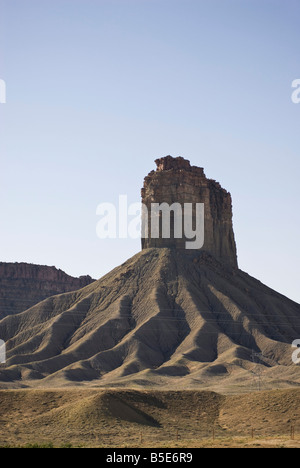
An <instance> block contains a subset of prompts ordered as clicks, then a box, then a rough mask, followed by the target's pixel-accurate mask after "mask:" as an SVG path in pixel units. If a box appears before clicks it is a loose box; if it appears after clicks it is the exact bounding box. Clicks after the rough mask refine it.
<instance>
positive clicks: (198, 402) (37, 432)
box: [0, 388, 300, 448]
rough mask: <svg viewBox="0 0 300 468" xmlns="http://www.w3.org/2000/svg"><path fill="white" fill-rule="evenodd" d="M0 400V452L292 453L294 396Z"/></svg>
mask: <svg viewBox="0 0 300 468" xmlns="http://www.w3.org/2000/svg"><path fill="white" fill-rule="evenodd" d="M0 401H1V428H0V447H1V448H77V447H82V448H88V447H99V448H101V447H105V448H107V447H109V448H113V447H116V448H126V447H127V448H133V447H150V448H159V447H160V448H172V447H177V448H197V447H203V448H215V447H224V448H226V447H228V448H229V447H240V448H242V447H249V448H250V447H252V448H263V447H274V448H288V447H300V427H299V426H297V425H296V424H295V422H294V421H297V420H298V419H299V416H300V390H299V389H292V390H274V391H266V392H256V393H249V394H245V395H220V394H217V393H215V392H208V391H153V390H152V391H150V390H147V391H141V390H130V389H118V390H117V389H114V390H113V389H109V390H104V389H91V388H87V389H79V388H71V389H57V390H36V389H35V390H33V389H22V390H0ZM291 428H293V430H291Z"/></svg>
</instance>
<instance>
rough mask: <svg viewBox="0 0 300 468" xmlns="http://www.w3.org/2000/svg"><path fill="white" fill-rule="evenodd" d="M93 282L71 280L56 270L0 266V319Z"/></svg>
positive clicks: (79, 279)
mask: <svg viewBox="0 0 300 468" xmlns="http://www.w3.org/2000/svg"><path fill="white" fill-rule="evenodd" d="M93 281H94V280H93V279H92V278H91V277H90V276H81V277H79V278H74V277H72V276H69V275H67V274H66V273H65V272H63V271H62V270H58V269H57V268H55V267H49V266H41V265H34V264H28V263H3V262H0V318H3V317H5V316H6V315H10V314H17V313H19V312H22V311H23V310H26V309H29V307H32V306H33V305H34V304H37V303H38V302H40V301H42V300H44V299H46V298H47V297H49V296H53V295H55V294H61V293H65V292H70V291H75V290H76V289H80V288H83V287H84V286H87V285H88V284H90V283H91V282H93Z"/></svg>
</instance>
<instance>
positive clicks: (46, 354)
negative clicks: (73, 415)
mask: <svg viewBox="0 0 300 468" xmlns="http://www.w3.org/2000/svg"><path fill="white" fill-rule="evenodd" d="M0 336H1V337H2V338H3V339H4V340H5V341H6V344H7V362H6V364H3V365H2V367H1V370H0V379H1V382H2V385H4V384H5V383H6V384H9V383H11V382H14V383H15V384H17V383H19V384H25V385H42V386H60V385H66V384H70V383H72V384H75V383H76V384H84V383H86V384H87V383H88V384H92V385H101V386H116V385H125V386H131V385H137V386H149V385H150V386H152V385H154V386H159V385H163V386H164V387H174V388H194V387H195V386H197V387H198V386H199V385H201V386H202V387H207V388H208V387H212V386H213V385H216V386H217V387H219V388H220V386H221V387H222V385H225V386H230V385H232V386H233V387H234V386H236V387H238V386H240V385H247V386H248V387H249V385H250V384H251V382H253V381H254V380H255V378H256V377H257V376H258V375H259V374H260V373H261V372H264V374H265V381H266V383H267V382H269V381H270V382H271V381H273V383H274V382H275V383H276V385H277V386H285V385H295V384H297V383H298V384H300V376H299V372H298V367H297V366H296V365H295V364H293V363H292V361H291V343H292V341H293V340H294V339H296V338H297V337H299V336H300V306H299V305H298V304H296V303H295V302H293V301H291V300H289V299H287V298H285V297H284V296H282V295H280V294H279V293H276V292H275V291H273V290H272V289H270V288H268V287H267V286H264V285H263V284H261V283H260V282H259V281H257V280H256V279H254V278H252V277H251V276H249V275H248V274H246V273H244V272H243V271H241V270H239V269H238V268H232V267H230V266H226V265H224V264H221V263H219V262H218V261H217V260H216V259H215V258H213V257H212V256H210V255H208V254H206V253H204V252H195V253H192V254H187V253H185V252H181V251H178V250H176V249H167V248H151V249H146V250H143V251H142V252H140V253H139V254H137V255H135V256H134V257H132V258H131V259H129V260H128V261H126V262H125V263H124V264H123V265H121V266H120V267H117V268H116V269H114V270H113V271H112V272H110V273H109V274H107V275H106V276H104V277H103V278H102V279H100V280H98V281H96V282H94V283H92V284H90V285H88V286H86V287H85V288H83V289H81V290H78V291H75V292H71V293H66V294H61V295H58V296H53V297H51V298H48V299H46V300H45V301H43V302H41V303H39V304H37V305H35V306H34V307H32V308H31V309H29V310H27V311H25V312H23V313H21V314H18V315H15V316H10V317H6V318H5V319H3V320H2V321H1V322H0ZM254 353H256V354H255V355H254ZM259 353H263V356H259V355H258V354H259ZM254 356H255V359H254Z"/></svg>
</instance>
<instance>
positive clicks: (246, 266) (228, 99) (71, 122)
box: [0, 0, 300, 302]
mask: <svg viewBox="0 0 300 468" xmlns="http://www.w3.org/2000/svg"><path fill="white" fill-rule="evenodd" d="M299 17H300V2H299V0H0V79H2V80H4V81H5V83H6V103H5V104H0V178H1V182H0V261H4V262H28V263H36V264H42V265H50V266H52V265H54V266H56V267H57V268H60V269H62V270H64V271H65V272H67V273H68V274H70V275H73V276H79V275H85V274H89V275H91V276H92V277H93V278H96V279H98V278H100V277H101V276H103V275H104V274H105V273H107V272H109V271H110V270H111V269H113V268H114V267H116V266H118V265H119V264H121V263H123V262H124V261H125V260H126V259H128V258H129V257H131V256H132V255H134V254H135V253H137V252H139V251H140V239H131V238H128V239H119V238H116V239H99V237H98V236H97V232H96V226H97V222H98V221H99V216H97V206H98V205H99V204H101V203H104V202H108V203H115V204H117V203H118V199H119V195H127V197H128V203H133V202H138V201H140V190H141V187H142V185H143V179H144V177H145V176H146V175H147V174H148V173H149V172H150V171H151V170H153V169H155V163H154V160H155V159H156V158H158V157H162V156H166V155H172V156H174V157H175V156H183V157H184V158H186V159H189V160H190V162H191V164H192V165H196V166H200V167H203V168H204V171H205V174H206V176H207V177H209V178H212V179H216V180H217V181H218V182H220V184H221V185H222V186H223V187H224V188H225V189H226V190H228V191H229V192H230V193H231V195H232V200H233V225H234V232H235V239H236V243H237V251H238V262H239V267H240V268H241V269H242V270H244V271H246V272H247V273H249V274H250V275H252V276H254V277H255V278H257V279H259V280H260V281H261V282H263V283H264V284H266V285H268V286H270V287H271V288H273V289H275V290H276V291H278V292H280V293H281V294H283V295H285V296H287V297H289V298H291V299H293V300H294V301H296V302H300V287H299V265H300V247H299V231H300V220H299V201H300V184H299V170H300V157H299V156H300V154H299V144H300V141H299V135H300V132H299V127H300V103H299V104H296V103H295V102H293V101H292V99H291V96H292V92H293V88H292V82H293V81H294V80H295V79H300V48H299V43H300V28H299Z"/></svg>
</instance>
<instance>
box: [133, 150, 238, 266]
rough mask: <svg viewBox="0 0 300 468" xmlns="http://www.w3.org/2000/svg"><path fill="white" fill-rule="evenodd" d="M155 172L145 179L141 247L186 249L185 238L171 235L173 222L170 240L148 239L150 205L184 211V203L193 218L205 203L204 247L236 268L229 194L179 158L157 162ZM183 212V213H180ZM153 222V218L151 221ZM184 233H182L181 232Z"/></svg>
mask: <svg viewBox="0 0 300 468" xmlns="http://www.w3.org/2000/svg"><path fill="white" fill-rule="evenodd" d="M155 162H156V165H157V169H156V171H151V172H150V173H149V174H148V176H147V177H145V180H144V187H143V188H142V192H141V193H142V202H143V204H144V205H145V206H146V207H147V214H146V215H145V216H146V219H144V220H143V225H144V226H146V225H148V229H147V230H148V237H147V238H144V239H142V248H143V249H145V248H149V247H158V248H162V247H168V248H170V247H175V248H177V249H185V245H186V241H188V240H190V239H187V238H186V237H185V236H184V235H183V236H182V238H175V236H174V222H173V226H171V237H170V238H162V235H161V234H162V233H161V231H160V236H159V238H152V237H151V204H153V203H159V204H161V203H167V204H169V205H172V204H173V203H179V204H180V205H181V206H182V210H184V204H185V203H191V204H192V205H193V218H195V207H196V204H197V203H203V204H204V245H203V247H202V248H201V250H203V251H206V252H208V253H210V254H211V255H213V256H214V257H216V258H217V259H218V260H221V261H222V262H226V263H228V264H230V265H231V266H234V267H237V252H236V245H235V239H234V233H233V226H232V202H231V195H230V193H228V192H227V191H226V190H224V189H223V188H222V187H221V185H220V184H219V183H218V182H216V181H215V180H212V179H208V178H206V176H205V174H204V171H203V168H199V167H195V166H191V165H190V162H189V161H188V160H186V159H184V158H182V157H178V158H173V157H172V156H166V157H164V158H160V159H157V160H156V161H155ZM182 212H183V211H182ZM152 219H153V218H152ZM183 234H184V230H183Z"/></svg>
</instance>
